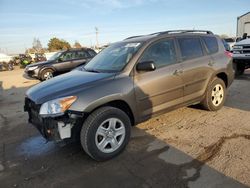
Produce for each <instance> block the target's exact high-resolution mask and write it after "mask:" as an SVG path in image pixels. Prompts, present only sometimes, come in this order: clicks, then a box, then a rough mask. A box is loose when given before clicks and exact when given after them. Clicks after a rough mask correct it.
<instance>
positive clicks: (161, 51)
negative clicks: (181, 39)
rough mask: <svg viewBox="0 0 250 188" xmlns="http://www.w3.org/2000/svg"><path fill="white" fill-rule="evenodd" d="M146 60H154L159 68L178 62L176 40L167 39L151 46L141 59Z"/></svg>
mask: <svg viewBox="0 0 250 188" xmlns="http://www.w3.org/2000/svg"><path fill="white" fill-rule="evenodd" d="M145 61H153V62H154V63H155V66H156V68H157V69H158V68H161V67H165V66H167V65H171V64H174V63H177V55H176V50H175V44H174V40H173V39H167V40H164V41H160V42H157V43H155V44H153V45H152V46H150V47H149V48H148V49H147V50H146V51H145V52H144V54H143V57H142V58H141V60H140V62H145Z"/></svg>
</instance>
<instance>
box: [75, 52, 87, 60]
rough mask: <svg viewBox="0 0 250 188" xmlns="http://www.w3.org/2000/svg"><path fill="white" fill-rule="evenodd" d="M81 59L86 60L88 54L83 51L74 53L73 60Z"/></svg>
mask: <svg viewBox="0 0 250 188" xmlns="http://www.w3.org/2000/svg"><path fill="white" fill-rule="evenodd" d="M82 58H88V54H87V52H85V51H78V52H77V53H76V57H75V59H82Z"/></svg>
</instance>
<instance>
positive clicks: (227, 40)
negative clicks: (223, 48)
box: [224, 38, 236, 51]
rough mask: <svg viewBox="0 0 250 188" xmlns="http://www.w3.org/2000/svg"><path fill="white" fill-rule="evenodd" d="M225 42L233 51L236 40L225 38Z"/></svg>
mask: <svg viewBox="0 0 250 188" xmlns="http://www.w3.org/2000/svg"><path fill="white" fill-rule="evenodd" d="M224 40H225V41H226V43H227V44H228V45H229V47H230V51H232V50H233V46H234V45H235V43H236V39H235V38H224Z"/></svg>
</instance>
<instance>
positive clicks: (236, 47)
mask: <svg viewBox="0 0 250 188" xmlns="http://www.w3.org/2000/svg"><path fill="white" fill-rule="evenodd" d="M233 49H234V50H242V49H243V46H234V48H233Z"/></svg>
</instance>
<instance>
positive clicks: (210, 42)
mask: <svg viewBox="0 0 250 188" xmlns="http://www.w3.org/2000/svg"><path fill="white" fill-rule="evenodd" d="M202 38H203V40H204V42H205V44H206V46H207V49H208V53H209V54H214V53H216V52H218V50H219V47H218V42H217V39H216V38H215V37H202Z"/></svg>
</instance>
